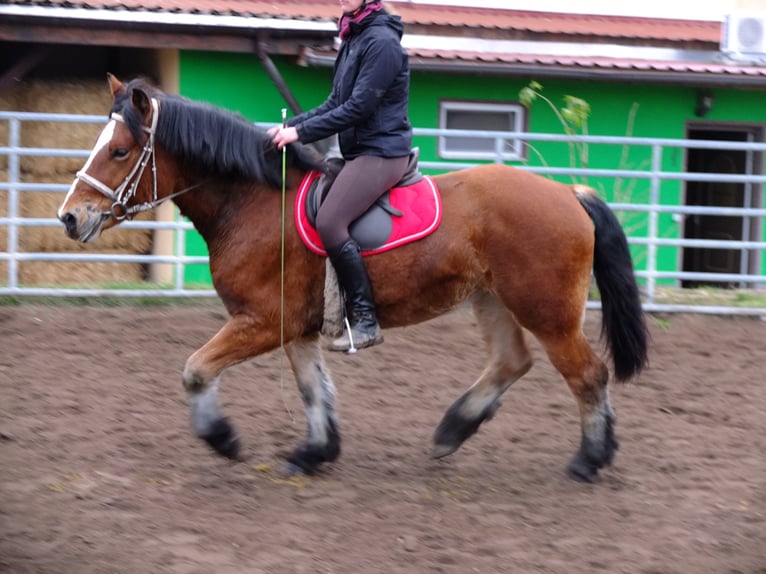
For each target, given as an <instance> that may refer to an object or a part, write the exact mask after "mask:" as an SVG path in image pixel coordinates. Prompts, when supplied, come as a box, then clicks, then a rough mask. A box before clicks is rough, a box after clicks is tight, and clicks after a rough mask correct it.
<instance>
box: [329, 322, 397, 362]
mask: <svg viewBox="0 0 766 574" xmlns="http://www.w3.org/2000/svg"><path fill="white" fill-rule="evenodd" d="M382 342H383V333H381V331H380V327H378V325H377V324H376V325H375V329H374V330H373V332H372V333H370V332H366V331H360V330H359V329H356V328H355V327H351V328H349V327H348V325H347V326H346V330H345V332H344V333H343V335H341V336H340V337H338V338H337V339H335V340H334V341H333V342H332V343H330V345H329V346H328V347H327V349H328V350H329V351H335V352H340V353H348V354H349V355H352V354H354V353H356V352H357V350H359V349H366V348H367V347H372V346H374V345H379V344H380V343H382Z"/></svg>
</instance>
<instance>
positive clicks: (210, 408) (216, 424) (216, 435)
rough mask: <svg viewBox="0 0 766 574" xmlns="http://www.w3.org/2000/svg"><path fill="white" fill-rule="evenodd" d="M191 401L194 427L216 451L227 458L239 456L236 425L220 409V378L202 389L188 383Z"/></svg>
mask: <svg viewBox="0 0 766 574" xmlns="http://www.w3.org/2000/svg"><path fill="white" fill-rule="evenodd" d="M186 386H187V389H188V390H189V400H190V402H191V418H192V428H193V429H194V432H195V434H196V435H197V436H198V437H200V438H201V439H203V440H204V441H205V442H206V443H207V444H208V445H209V446H210V447H211V448H212V449H213V450H214V451H215V452H217V453H218V454H220V455H223V456H225V457H226V458H231V459H237V458H238V457H239V450H240V442H239V437H238V436H237V433H236V431H235V430H234V427H233V426H232V425H231V423H230V422H229V420H228V419H227V418H225V417H224V416H222V415H221V413H220V411H219V409H218V400H217V397H216V395H217V388H218V380H217V379H216V380H214V381H213V382H212V383H210V384H209V385H208V386H207V388H206V389H205V390H202V391H200V390H199V389H198V388H197V387H195V386H194V385H188V384H187V385H186Z"/></svg>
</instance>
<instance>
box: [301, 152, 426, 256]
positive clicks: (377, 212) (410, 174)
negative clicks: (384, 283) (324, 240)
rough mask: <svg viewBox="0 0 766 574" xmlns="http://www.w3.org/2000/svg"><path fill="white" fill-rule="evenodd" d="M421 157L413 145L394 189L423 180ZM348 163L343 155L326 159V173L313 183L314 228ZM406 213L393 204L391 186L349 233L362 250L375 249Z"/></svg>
mask: <svg viewBox="0 0 766 574" xmlns="http://www.w3.org/2000/svg"><path fill="white" fill-rule="evenodd" d="M419 157H420V149H419V148H413V149H412V151H411V152H410V155H409V160H408V162H407V169H406V170H405V172H404V175H403V176H402V178H401V179H400V180H399V181H398V182H397V183H396V185H394V187H393V188H392V189H395V188H399V187H408V186H412V185H415V184H416V183H418V182H420V181H421V180H422V179H423V174H422V173H420V170H419V168H418V159H419ZM345 163H346V160H344V159H343V158H341V157H328V158H325V160H324V165H325V173H324V174H322V175H321V176H320V177H319V178H317V179H316V180H314V181H313V182H312V183H311V184H310V187H309V189H308V192H307V196H306V219H307V220H308V223H309V224H310V225H311V227H316V216H317V213H318V212H319V208H320V206H321V205H322V202H323V201H324V199H325V197H327V192H328V191H329V190H330V188H331V187H332V184H333V183H334V182H335V178H336V177H337V176H338V173H340V170H341V169H343V166H344V164H345ZM403 215H404V214H403V213H402V211H401V210H399V209H397V208H396V207H394V206H393V205H391V190H390V189H389V190H388V191H386V192H385V193H384V194H383V195H382V196H380V197H379V198H378V200H377V201H376V202H375V203H374V204H372V206H371V207H370V208H369V209H368V210H367V211H366V212H364V213H363V214H362V215H361V216H359V217H358V218H357V219H356V220H354V222H353V223H352V224H351V225H350V226H349V233H350V235H351V237H353V238H354V240H355V241H356V242H357V243H358V244H359V247H361V248H362V250H363V251H366V250H372V249H376V248H378V247H380V246H381V245H383V244H384V243H385V242H386V241H387V240H388V239H389V238H390V237H391V232H392V230H393V227H394V225H393V219H392V218H394V217H402V216H403Z"/></svg>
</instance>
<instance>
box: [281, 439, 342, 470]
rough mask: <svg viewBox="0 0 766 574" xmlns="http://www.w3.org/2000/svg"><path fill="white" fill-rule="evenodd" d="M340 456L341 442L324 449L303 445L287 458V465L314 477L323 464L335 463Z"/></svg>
mask: <svg viewBox="0 0 766 574" xmlns="http://www.w3.org/2000/svg"><path fill="white" fill-rule="evenodd" d="M339 456H340V440H339V439H337V440H336V441H333V442H329V443H327V444H326V445H325V446H324V447H320V446H317V445H313V444H302V445H300V446H299V447H298V448H296V449H295V450H294V451H293V452H291V453H290V455H289V456H288V457H287V464H288V465H289V466H291V467H294V468H297V469H298V471H299V472H302V473H303V474H308V475H312V474H314V473H316V471H317V470H318V469H319V465H320V464H322V463H323V462H333V461H334V460H336V459H337V458H338V457H339Z"/></svg>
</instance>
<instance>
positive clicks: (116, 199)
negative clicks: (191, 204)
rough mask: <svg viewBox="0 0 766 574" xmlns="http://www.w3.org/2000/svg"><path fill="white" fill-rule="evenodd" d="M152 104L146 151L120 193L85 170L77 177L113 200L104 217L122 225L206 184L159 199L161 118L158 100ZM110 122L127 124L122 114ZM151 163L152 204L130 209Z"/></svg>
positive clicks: (110, 117) (112, 116)
mask: <svg viewBox="0 0 766 574" xmlns="http://www.w3.org/2000/svg"><path fill="white" fill-rule="evenodd" d="M151 104H152V124H151V126H149V127H146V126H142V129H143V131H145V132H146V133H147V134H149V137H147V138H146V142H145V143H144V147H143V149H142V150H141V155H139V156H138V159H137V160H136V163H135V165H134V166H133V169H131V170H130V172H129V173H128V175H127V176H125V179H124V180H123V181H122V183H121V184H120V185H119V186H118V187H117V188H116V189H112V188H111V187H109V186H108V185H106V184H105V183H104V182H102V181H100V180H98V179H96V178H95V177H93V176H92V175H89V174H87V173H85V172H84V171H82V170H81V171H78V172H77V173H76V174H75V179H79V180H81V181H83V182H85V183H87V184H88V185H89V186H91V187H92V188H93V189H95V190H96V191H98V192H100V193H101V194H102V195H104V196H105V197H107V198H109V199H111V200H112V202H113V203H112V205H111V207H110V208H109V211H104V212H102V213H103V214H104V215H111V216H112V217H114V218H115V219H116V220H117V221H122V220H124V219H133V217H134V216H135V215H136V214H137V213H141V212H143V211H149V210H151V209H154V208H155V207H157V206H158V205H161V204H162V203H165V202H166V201H169V200H171V199H173V198H174V197H178V196H179V195H181V194H182V193H186V192H187V191H191V190H192V189H194V188H196V187H199V186H201V185H203V184H204V183H206V182H204V181H203V182H200V183H197V184H195V185H192V186H189V187H187V188H184V189H182V190H181V191H177V192H175V193H172V194H170V195H168V196H166V197H163V198H161V199H158V197H157V158H156V154H155V153H154V135H155V133H156V131H157V122H158V120H159V116H160V105H159V102H158V101H157V99H156V98H152V99H151ZM109 119H111V120H114V121H118V122H123V123H125V119H124V118H123V117H122V115H121V114H118V113H112V114H111V115H110V116H109ZM149 160H151V162H152V200H151V201H145V202H143V203H137V204H135V205H131V206H128V202H129V201H130V200H131V199H133V197H134V196H135V195H136V190H137V188H138V182H139V181H141V177H142V176H143V175H144V170H145V169H146V166H147V165H149Z"/></svg>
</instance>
